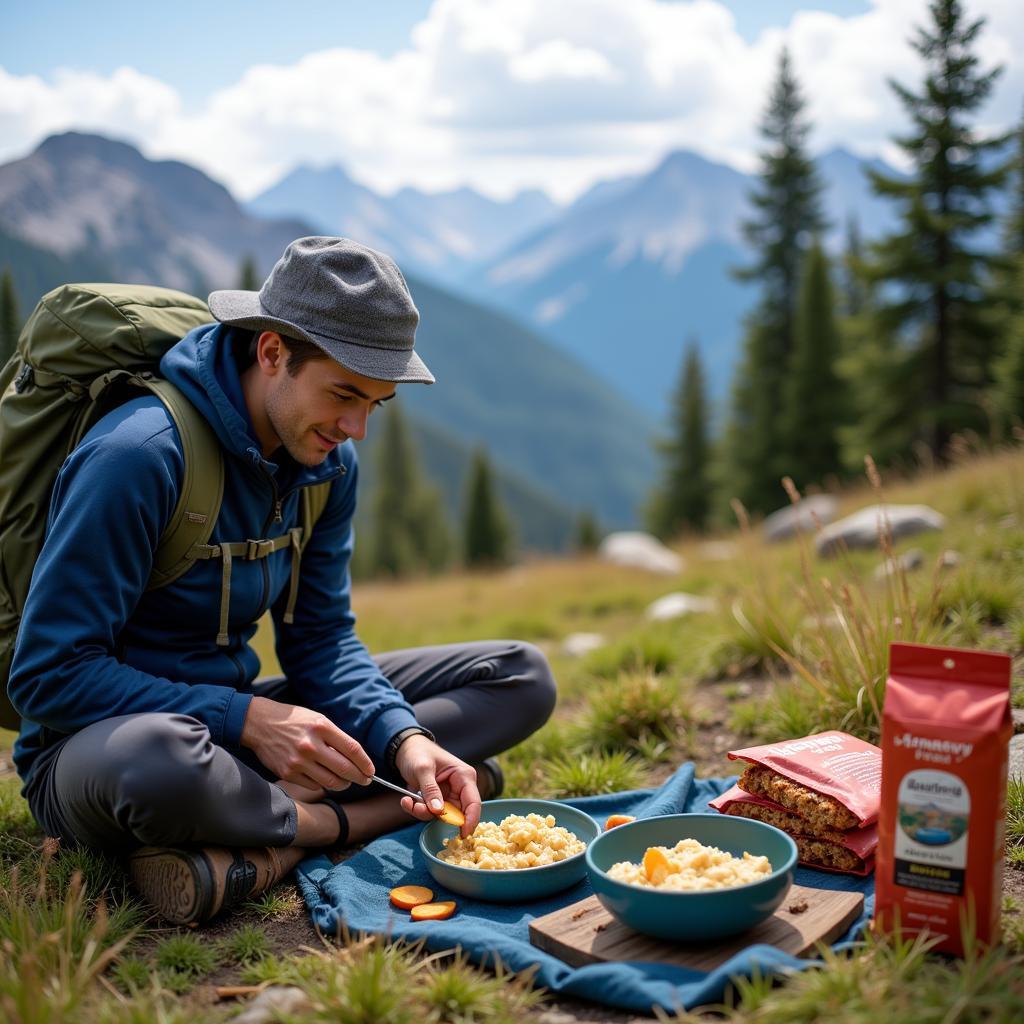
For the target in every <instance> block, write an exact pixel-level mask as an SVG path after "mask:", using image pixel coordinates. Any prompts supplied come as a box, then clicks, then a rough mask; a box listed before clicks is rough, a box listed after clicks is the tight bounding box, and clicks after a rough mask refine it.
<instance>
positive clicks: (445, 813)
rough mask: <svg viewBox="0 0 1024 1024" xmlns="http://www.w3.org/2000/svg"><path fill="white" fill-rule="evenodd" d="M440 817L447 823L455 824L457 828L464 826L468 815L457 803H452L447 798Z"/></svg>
mask: <svg viewBox="0 0 1024 1024" xmlns="http://www.w3.org/2000/svg"><path fill="white" fill-rule="evenodd" d="M438 817H439V818H440V819H441V820H442V821H443V822H445V823H446V824H448V825H454V826H455V827H456V828H462V826H463V825H465V824H466V816H465V815H464V814H463V813H462V811H460V810H459V809H458V807H456V806H455V804H450V803H448V801H447V800H445V802H444V808H443V809H442V811H441V813H440V814H439V815H438Z"/></svg>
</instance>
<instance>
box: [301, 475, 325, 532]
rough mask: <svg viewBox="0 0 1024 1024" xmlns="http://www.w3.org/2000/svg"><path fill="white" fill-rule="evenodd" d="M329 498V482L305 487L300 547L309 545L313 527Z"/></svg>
mask: <svg viewBox="0 0 1024 1024" xmlns="http://www.w3.org/2000/svg"><path fill="white" fill-rule="evenodd" d="M330 496H331V481H330V480H328V481H327V482H326V483H323V484H315V485H314V486H312V487H306V488H305V489H304V490H303V492H302V547H303V548H305V546H306V545H307V544H308V543H309V538H310V537H311V536H312V535H313V527H315V526H316V524H317V521H318V520H319V519H320V517H321V516H322V515H323V514H324V509H325V508H327V499H328V498H329V497H330Z"/></svg>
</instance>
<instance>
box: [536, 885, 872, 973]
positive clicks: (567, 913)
mask: <svg viewBox="0 0 1024 1024" xmlns="http://www.w3.org/2000/svg"><path fill="white" fill-rule="evenodd" d="M801 908H804V909H801ZM863 909H864V897H863V895H862V894H861V893H859V892H837V891H835V890H834V889H809V888H807V887H805V886H802V885H794V886H793V888H792V889H790V891H789V894H788V895H787V896H786V898H785V900H783V902H782V905H781V906H780V907H779V909H778V910H776V911H775V913H774V914H773V915H772V916H771V917H769V918H768V919H767V920H766V921H762V922H761V923H760V924H759V925H757V926H756V927H755V928H752V929H751V930H750V931H748V932H744V933H743V934H742V935H734V936H731V937H730V938H727V939H719V940H717V941H710V942H692V943H684V942H669V941H667V940H665V939H654V938H651V937H650V936H647V935H641V934H640V933H639V932H635V931H633V929H632V928H630V927H629V926H628V925H624V924H622V923H621V922H620V921H617V920H616V919H615V918H614V917H612V915H611V914H610V913H609V912H608V911H607V910H605V909H604V907H603V906H601V904H600V902H599V901H598V899H597V897H596V896H590V897H588V898H587V899H585V900H580V902H579V903H573V904H572V905H571V906H568V907H563V908H562V909H561V910H556V911H555V912H554V913H551V914H547V915H545V916H544V917H538V918H536V919H535V920H533V921H531V922H530V941H531V942H532V943H533V944H534V945H535V946H537V947H538V948H539V949H543V950H544V951H545V952H546V953H550V954H552V956H556V957H558V958H559V960H564V961H565V962H566V963H567V964H570V965H571V966H573V967H583V966H585V965H586V964H593V963H603V962H604V961H607V960H649V961H650V960H653V961H656V962H659V963H669V964H676V965H677V966H679V967H687V968H690V969H691V970H695V971H705V972H706V971H710V970H713V969H714V968H715V967H718V966H719V965H720V964H723V963H725V961H726V960H728V959H729V958H730V957H731V956H733V955H734V954H736V953H738V952H740V951H741V950H743V949H746V948H747V946H752V945H754V944H757V943H764V944H766V945H769V946H777V947H778V948H779V949H781V950H782V951H783V952H784V953H789V954H791V955H792V956H805V955H807V954H808V953H813V952H814V947H815V943H817V942H834V941H835V940H836V939H838V938H839V937H840V936H841V935H843V934H844V933H845V932H846V930H847V929H848V928H849V927H850V925H851V924H853V922H854V921H855V920H856V919H857V918H858V917H859V916H860V915H861V912H862V911H863Z"/></svg>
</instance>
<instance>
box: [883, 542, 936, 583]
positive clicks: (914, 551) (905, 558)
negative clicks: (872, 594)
mask: <svg viewBox="0 0 1024 1024" xmlns="http://www.w3.org/2000/svg"><path fill="white" fill-rule="evenodd" d="M922 565H924V552H923V551H922V550H921V549H920V548H911V549H910V550H909V551H904V552H903V554H902V555H896V556H895V557H893V558H887V559H886V560H885V561H884V562H883V563H882V564H881V565H879V566H877V567H876V569H875V579H876V580H884V579H885V578H886V577H888V576H895V575H896V574H897V573H900V572H903V573H907V572H911V571H913V570H914V569H920V568H921V566H922Z"/></svg>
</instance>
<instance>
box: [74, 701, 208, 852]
mask: <svg viewBox="0 0 1024 1024" xmlns="http://www.w3.org/2000/svg"><path fill="white" fill-rule="evenodd" d="M213 751H214V747H213V743H212V741H211V739H210V733H209V731H208V730H207V728H206V727H205V726H204V725H203V724H202V723H201V722H199V721H197V720H196V719H194V718H190V717H188V716H185V715H172V714H138V715H126V716H124V717H122V718H116V719H109V720H107V721H105V722H99V723H97V724H96V725H94V726H90V727H89V728H88V729H85V730H83V731H82V732H81V733H80V734H79V735H77V736H76V737H74V738H73V739H72V740H71V741H70V742H69V743H68V745H67V746H66V747H65V749H64V750H63V751H62V752H61V754H60V756H59V758H58V761H57V764H56V767H55V771H56V775H55V779H54V788H55V791H56V793H57V794H58V802H59V804H60V805H61V808H62V814H63V815H64V818H65V824H66V825H67V826H68V828H69V829H70V830H71V833H72V835H73V836H74V837H75V838H78V839H79V840H80V841H82V842H85V843H86V845H100V846H106V845H117V844H119V843H124V842H127V841H130V839H131V838H132V837H134V839H135V840H137V841H139V842H159V841H161V840H162V839H163V835H164V832H165V830H166V829H167V828H168V826H170V827H171V831H175V828H174V823H175V822H178V823H180V821H181V820H183V819H188V818H190V817H191V816H192V815H194V814H195V813H197V812H198V811H199V810H200V806H199V805H200V804H201V802H202V794H203V788H204V787H203V785H202V780H203V776H204V774H205V772H206V770H207V766H208V764H209V761H210V758H211V757H212V754H213Z"/></svg>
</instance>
